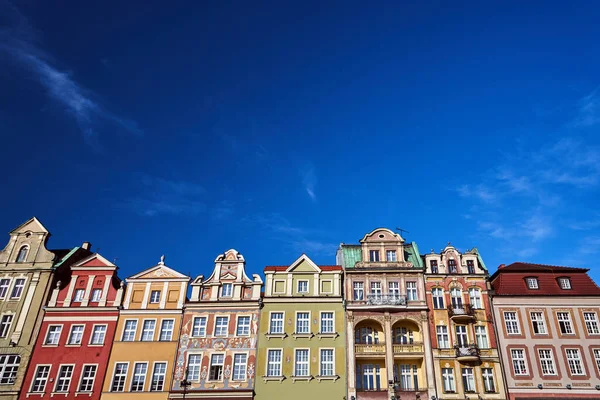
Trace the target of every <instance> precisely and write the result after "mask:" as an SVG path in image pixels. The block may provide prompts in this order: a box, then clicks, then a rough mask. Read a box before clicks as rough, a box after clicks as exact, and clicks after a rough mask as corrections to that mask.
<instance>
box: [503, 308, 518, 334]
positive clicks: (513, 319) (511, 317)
mask: <svg viewBox="0 0 600 400" xmlns="http://www.w3.org/2000/svg"><path fill="white" fill-rule="evenodd" d="M504 325H505V326H506V333H508V334H509V335H518V334H520V333H521V330H520V329H519V321H518V320H517V313H516V312H515V311H505V312H504Z"/></svg>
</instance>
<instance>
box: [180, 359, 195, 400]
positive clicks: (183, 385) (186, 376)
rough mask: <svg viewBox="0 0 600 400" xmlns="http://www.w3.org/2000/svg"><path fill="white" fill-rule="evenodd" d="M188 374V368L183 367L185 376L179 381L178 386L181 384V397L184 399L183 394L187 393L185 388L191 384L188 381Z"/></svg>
mask: <svg viewBox="0 0 600 400" xmlns="http://www.w3.org/2000/svg"><path fill="white" fill-rule="evenodd" d="M189 375H190V368H189V367H186V368H185V378H184V379H183V380H182V381H181V382H179V386H181V387H182V388H183V398H184V399H185V395H186V394H187V388H188V386H191V385H192V382H190V381H189V379H188V377H189Z"/></svg>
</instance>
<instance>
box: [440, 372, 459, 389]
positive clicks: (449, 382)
mask: <svg viewBox="0 0 600 400" xmlns="http://www.w3.org/2000/svg"><path fill="white" fill-rule="evenodd" d="M442 386H443V388H442V390H443V391H444V393H456V379H455V378H454V368H442Z"/></svg>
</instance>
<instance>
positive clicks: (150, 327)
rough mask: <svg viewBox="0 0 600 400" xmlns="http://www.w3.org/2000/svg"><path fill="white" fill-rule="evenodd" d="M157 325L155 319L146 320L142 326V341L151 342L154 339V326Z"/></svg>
mask: <svg viewBox="0 0 600 400" xmlns="http://www.w3.org/2000/svg"><path fill="white" fill-rule="evenodd" d="M155 327H156V321H155V320H153V319H146V320H144V325H143V327H142V341H143V342H151V341H152V340H154V328H155Z"/></svg>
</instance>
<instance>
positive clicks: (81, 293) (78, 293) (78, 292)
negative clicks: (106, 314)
mask: <svg viewBox="0 0 600 400" xmlns="http://www.w3.org/2000/svg"><path fill="white" fill-rule="evenodd" d="M84 298H85V289H81V288H79V289H75V292H73V303H81V302H82V301H83V299H84Z"/></svg>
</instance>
